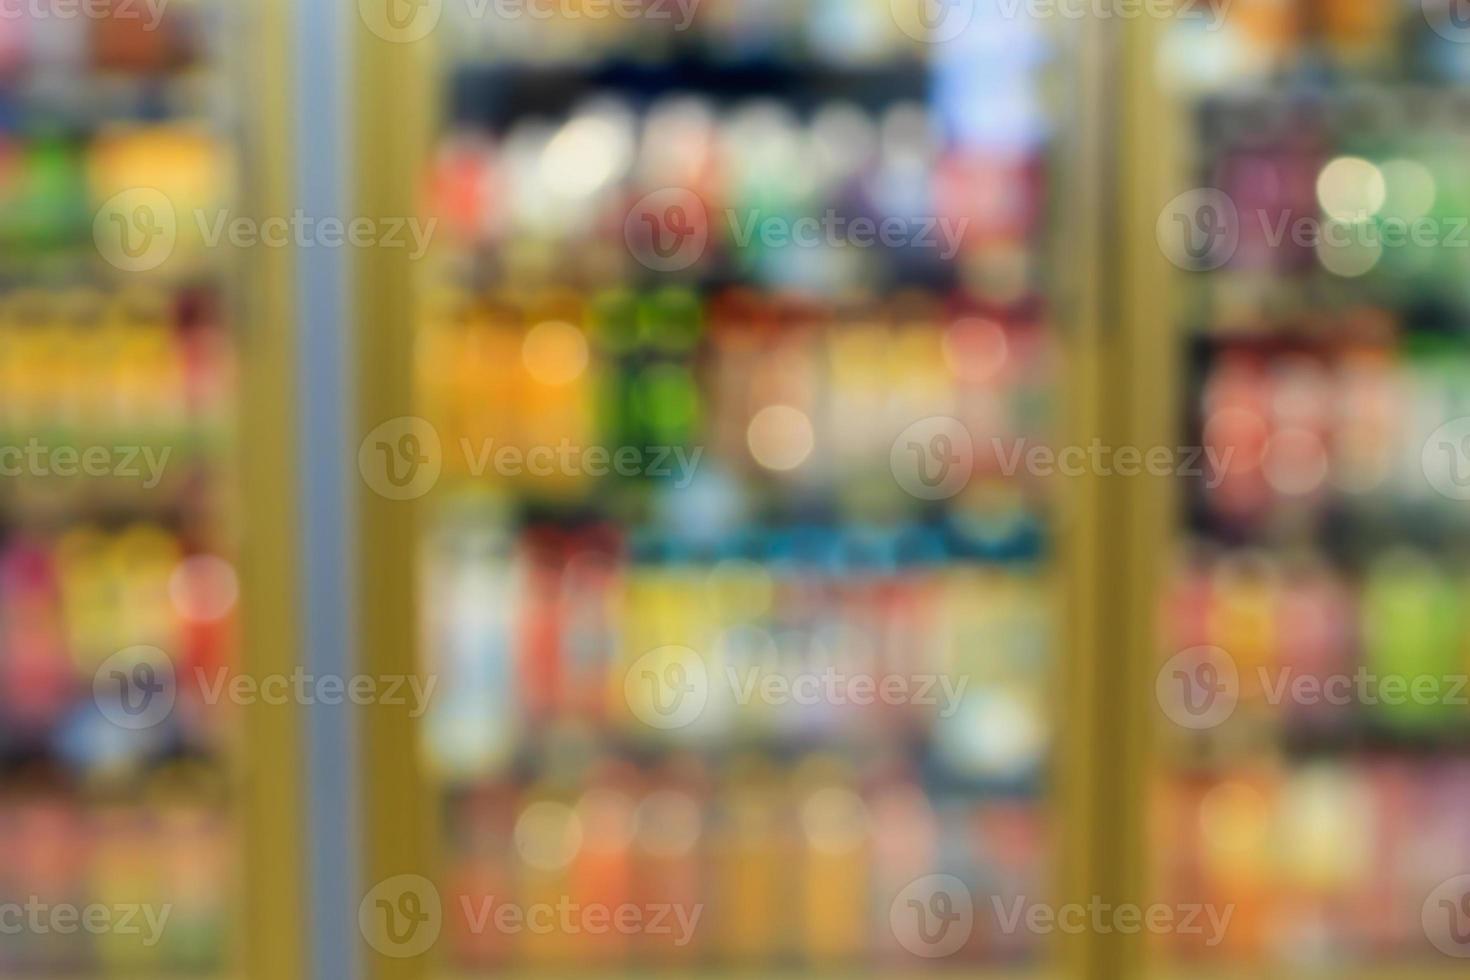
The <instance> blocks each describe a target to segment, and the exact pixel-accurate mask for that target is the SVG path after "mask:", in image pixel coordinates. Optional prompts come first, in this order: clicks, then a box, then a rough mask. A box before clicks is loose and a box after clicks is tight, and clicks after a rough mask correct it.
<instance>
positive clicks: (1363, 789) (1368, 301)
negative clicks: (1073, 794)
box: [1152, 0, 1470, 977]
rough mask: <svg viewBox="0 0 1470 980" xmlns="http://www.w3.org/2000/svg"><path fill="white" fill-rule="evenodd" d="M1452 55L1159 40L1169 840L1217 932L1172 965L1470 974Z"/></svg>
mask: <svg viewBox="0 0 1470 980" xmlns="http://www.w3.org/2000/svg"><path fill="white" fill-rule="evenodd" d="M1216 20H1218V22H1216ZM1467 39H1470V35H1466V34H1465V32H1464V30H1463V27H1462V26H1461V21H1460V19H1459V17H1458V15H1457V14H1456V12H1455V10H1454V5H1453V4H1450V5H1442V4H1438V3H1436V2H1434V0H1425V3H1423V4H1422V5H1421V4H1408V5H1404V4H1389V3H1377V2H1369V3H1353V4H1335V3H1334V4H1304V3H1284V4H1283V3H1256V2H1241V3H1237V4H1233V5H1231V6H1230V9H1229V11H1228V16H1227V15H1224V14H1223V13H1222V14H1221V15H1220V16H1219V17H1218V19H1217V18H1215V15H1211V18H1208V19H1206V18H1198V19H1196V20H1194V21H1193V22H1190V21H1187V20H1186V21H1181V22H1179V23H1177V24H1174V25H1172V26H1171V29H1170V31H1169V32H1168V33H1167V34H1166V36H1165V38H1164V43H1163V45H1162V47H1161V48H1160V49H1159V51H1158V52H1157V53H1158V55H1159V58H1158V63H1157V70H1158V77H1159V79H1160V84H1162V85H1165V86H1166V87H1168V88H1169V89H1170V90H1171V91H1172V92H1174V93H1176V94H1179V95H1180V96H1181V97H1182V103H1183V104H1182V108H1181V111H1180V113H1179V119H1180V127H1181V128H1180V132H1179V134H1178V135H1179V137H1180V138H1179V143H1180V144H1181V145H1182V146H1183V148H1184V152H1183V154H1182V156H1183V162H1182V164H1181V167H1180V169H1179V171H1178V176H1177V181H1178V183H1177V186H1175V187H1171V188H1170V189H1169V191H1168V193H1165V194H1162V195H1161V197H1162V198H1168V197H1170V195H1173V194H1177V195H1178V196H1176V197H1174V198H1173V200H1172V201H1170V202H1169V203H1168V204H1166V205H1165V206H1164V208H1163V211H1162V213H1161V214H1160V217H1159V225H1158V235H1159V244H1160V247H1161V248H1162V249H1163V250H1164V252H1165V254H1166V255H1167V256H1168V258H1169V259H1170V260H1171V261H1172V262H1173V263H1174V264H1175V265H1176V266H1177V267H1178V268H1179V270H1181V271H1179V273H1178V278H1179V280H1180V288H1179V289H1178V290H1177V291H1176V297H1177V299H1178V302H1177V303H1176V304H1175V308H1174V310H1173V316H1174V321H1175V323H1176V325H1177V330H1178V333H1179V336H1180V337H1181V343H1182V345H1183V349H1184V355H1183V378H1184V385H1183V401H1184V411H1183V418H1182V419H1181V421H1180V429H1179V435H1180V439H1181V442H1183V443H1186V444H1189V445H1192V446H1195V447H1197V448H1198V450H1199V452H1200V457H1201V472H1200V473H1199V474H1196V476H1195V478H1193V479H1190V480H1188V481H1187V482H1186V486H1185V491H1184V494H1183V500H1182V502H1181V506H1180V510H1179V516H1178V519H1179V529H1180V533H1179V535H1178V547H1177V550H1176V553H1175V555H1174V562H1175V563H1174V566H1173V568H1174V571H1173V574H1172V577H1171V580H1170V581H1169V584H1168V589H1167V595H1166V596H1165V598H1164V610H1163V618H1164V622H1165V629H1164V632H1165V636H1166V639H1165V646H1164V655H1163V658H1162V666H1161V668H1160V669H1159V672H1158V674H1157V694H1158V702H1159V705H1160V707H1161V709H1162V712H1163V716H1162V726H1163V733H1164V738H1163V739H1162V746H1161V748H1162V752H1163V754H1162V759H1163V762H1162V763H1161V765H1160V766H1159V768H1158V770H1157V779H1156V780H1155V787H1156V789H1157V808H1156V814H1155V816H1156V824H1155V826H1154V829H1153V834H1152V836H1153V839H1154V840H1156V841H1157V842H1158V849H1157V856H1158V860H1157V868H1156V870H1157V874H1158V877H1157V882H1156V883H1157V886H1158V888H1159V889H1161V890H1162V892H1163V893H1164V894H1167V895H1169V896H1172V897H1173V899H1174V900H1176V901H1179V902H1189V903H1193V904H1198V905H1200V906H1202V907H1204V908H1205V909H1207V910H1209V911H1211V912H1212V913H1213V914H1214V916H1215V921H1216V922H1217V923H1223V924H1220V925H1219V927H1218V928H1217V929H1215V930H1214V931H1213V932H1209V931H1206V932H1199V933H1196V934H1194V935H1172V936H1170V937H1168V940H1167V942H1166V943H1165V944H1164V945H1165V947H1166V948H1165V949H1164V950H1163V953H1164V957H1163V960H1164V962H1165V963H1167V964H1168V968H1169V969H1168V972H1170V973H1174V974H1178V975H1189V974H1192V973H1197V972H1201V971H1206V970H1208V971H1210V972H1211V973H1212V974H1213V973H1221V972H1240V973H1242V974H1249V975H1259V974H1260V973H1261V972H1262V971H1263V970H1267V971H1274V970H1289V971H1290V972H1291V975H1293V976H1303V975H1319V974H1321V975H1325V974H1328V973H1331V974H1333V975H1341V974H1342V972H1343V971H1344V970H1349V971H1350V972H1351V973H1352V975H1355V976H1356V975H1369V974H1372V975H1382V976H1385V977H1386V976H1395V977H1399V976H1409V975H1419V974H1420V973H1422V975H1450V974H1452V973H1455V972H1456V971H1457V970H1458V971H1460V972H1463V966H1462V965H1461V963H1460V961H1461V960H1463V959H1464V958H1465V957H1467V956H1470V944H1467V939H1470V899H1467V894H1470V877H1467V875H1470V834H1467V826H1470V825H1467V823H1466V821H1465V816H1464V815H1465V805H1466V800H1467V799H1470V795H1467V794H1470V760H1467V756H1466V747H1467V744H1470V743H1467V741H1466V737H1467V734H1470V727H1467V726H1470V711H1467V708H1466V699H1465V691H1464V688H1465V683H1466V672H1467V670H1470V660H1467V647H1466V636H1467V635H1470V634H1467V623H1466V621H1465V618H1464V615H1463V611H1462V606H1463V602H1462V595H1463V592H1464V588H1465V562H1464V558H1465V542H1466V538H1465V532H1466V527H1467V525H1466V515H1467V513H1470V511H1467V510H1466V508H1465V500H1466V498H1467V492H1466V487H1465V480H1464V477H1463V470H1464V466H1465V462H1464V459H1463V452H1464V450H1465V448H1466V446H1465V440H1464V433H1465V432H1466V431H1467V430H1466V426H1467V425H1470V422H1467V419H1466V415H1467V412H1466V391H1467V388H1466V384H1465V381H1466V379H1467V377H1470V374H1467V366H1470V358H1467V348H1466V346H1465V340H1466V337H1465V314H1466V309H1467V307H1466V301H1467V299H1470V294H1467V292H1466V278H1465V273H1466V270H1467V265H1466V262H1467V255H1470V252H1467V251H1466V250H1465V244H1464V239H1465V235H1464V225H1465V223H1466V220H1467V216H1470V211H1467V208H1470V196H1467V193H1470V182H1467V178H1466V175H1465V172H1464V168H1463V166H1462V165H1461V161H1462V160H1463V159H1464V154H1465V152H1466V148H1467V137H1470V129H1467V122H1470V115H1467V111H1466V110H1467V103H1466V101H1465V98H1464V93H1463V88H1462V87H1463V83H1464V81H1465V79H1466V77H1467V72H1470V48H1467V47H1466V46H1465V44H1464V42H1465V41H1466V40H1467ZM1227 920H1228V921H1227ZM1415 971H1418V972H1417V973H1416V972H1415Z"/></svg>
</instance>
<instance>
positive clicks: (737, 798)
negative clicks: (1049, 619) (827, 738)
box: [442, 755, 1047, 969]
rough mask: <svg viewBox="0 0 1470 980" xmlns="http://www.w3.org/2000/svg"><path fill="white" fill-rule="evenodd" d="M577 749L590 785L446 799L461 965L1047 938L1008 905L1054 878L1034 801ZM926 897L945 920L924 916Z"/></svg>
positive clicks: (1031, 898)
mask: <svg viewBox="0 0 1470 980" xmlns="http://www.w3.org/2000/svg"><path fill="white" fill-rule="evenodd" d="M562 761H563V763H565V762H566V760H565V759H563V760H562ZM579 765H582V766H585V767H586V769H587V772H586V774H585V776H586V779H585V783H583V784H581V785H576V784H571V783H567V782H558V781H557V780H556V779H555V778H551V779H548V780H545V781H539V782H536V781H533V782H530V783H525V782H519V781H517V782H507V783H497V784H494V785H490V786H486V787H483V788H480V789H477V790H475V791H474V792H472V793H469V794H465V795H463V796H458V797H456V798H454V799H452V800H451V801H450V802H449V803H448V812H447V814H446V823H447V827H446V829H447V831H448V835H449V841H450V844H451V847H452V856H451V858H450V863H449V865H448V868H447V870H446V872H445V874H444V875H443V877H442V901H443V910H444V911H443V914H444V919H445V936H446V940H445V941H446V942H448V943H449V944H450V947H449V948H450V950H451V953H450V956H451V958H452V960H453V961H454V962H456V963H457V965H459V966H461V967H464V968H473V969H486V968H494V967H506V966H516V967H521V968H531V969H536V968H540V969H550V968H556V967H563V968H565V967H568V966H575V965H584V966H585V965H589V964H597V965H598V966H601V967H607V966H609V965H612V964H634V965H639V966H643V967H647V968H656V967H663V968H670V969H680V968H682V969H690V968H697V967H700V966H705V967H710V966H715V965H725V966H735V967H747V968H756V967H777V966H793V965H802V966H808V967H821V966H827V967H852V966H854V965H856V964H860V963H885V964H889V965H891V966H895V967H897V966H902V965H908V966H910V967H917V966H919V965H922V964H923V963H924V962H925V961H926V960H927V961H931V962H948V963H967V964H975V963H980V962H988V963H1017V962H1024V961H1026V960H1028V959H1030V958H1032V957H1034V956H1035V955H1036V953H1037V951H1038V950H1039V949H1040V948H1041V945H1042V942H1043V941H1044V939H1043V937H1042V936H1040V935H1038V934H1035V933H1033V932H1031V931H1029V930H1028V929H1026V928H1024V927H1023V926H1019V925H1018V924H1017V922H1015V921H1014V920H1012V919H1011V918H1010V917H1008V916H1007V915H1005V914H1004V910H1006V909H1007V908H1010V907H1012V906H1013V905H1015V904H1016V903H1018V902H1019V903H1021V904H1022V905H1023V906H1024V905H1026V904H1030V903H1034V902H1038V901H1039V899H1038V895H1039V894H1041V893H1042V892H1043V890H1044V889H1045V888H1046V887H1047V883H1046V882H1045V880H1044V878H1043V876H1044V874H1045V870H1044V869H1045V862H1044V860H1043V850H1044V848H1043V840H1044V836H1045V828H1044V817H1043V814H1042V812H1041V811H1040V809H1039V808H1038V807H1037V806H1036V805H1035V804H1034V803H1032V802H1029V801H1023V800H999V799H997V800H991V801H987V802H981V801H976V800H972V799H966V798H953V797H944V796H939V797H935V796H932V795H928V794H926V791H925V788H924V787H923V786H922V785H921V784H920V783H918V782H916V781H915V780H914V778H913V777H912V776H911V775H909V774H908V773H907V772H906V770H905V769H903V768H902V767H901V766H894V765H891V764H887V763H885V762H883V761H882V760H881V759H879V758H876V757H870V758H868V759H867V760H866V761H865V762H864V764H863V766H862V768H861V769H857V768H855V767H854V766H853V765H852V764H851V762H850V761H848V760H845V759H843V758H842V757H841V756H835V755H806V756H801V757H798V758H796V759H793V760H791V761H790V762H788V763H783V764H779V765H776V764H772V763H771V762H769V761H768V760H764V759H761V758H759V757H753V756H752V757H741V758H736V759H732V760H729V761H728V762H727V763H724V764H721V765H719V766H712V765H709V764H707V763H703V762H700V761H698V760H695V759H691V758H687V757H681V756H673V757H668V758H665V759H662V760H660V761H656V762H650V763H647V764H634V763H630V762H626V761H619V760H613V759H607V758H602V759H592V760H590V761H589V760H587V759H586V758H585V757H583V758H582V762H580V763H579ZM572 768H573V767H571V766H568V765H564V766H563V768H562V769H561V770H560V775H561V776H562V777H565V776H566V774H567V773H568V772H570V771H571V769H572ZM931 907H932V909H934V910H935V914H942V916H943V919H942V920H934V919H933V918H931V919H929V920H925V919H924V918H923V914H924V913H926V912H929V910H930V909H931ZM548 908H549V909H550V910H552V912H551V914H549V915H538V913H541V912H546V911H547V910H548ZM507 910H509V912H510V913H511V914H510V915H507V914H506V912H507ZM613 915H622V916H626V917H627V918H626V925H627V928H624V929H617V928H610V927H609V926H608V925H607V922H608V920H609V919H610V918H611V917H612V916H613ZM598 918H601V919H602V921H603V924H602V926H601V928H598V927H597V926H596V921H597V919H598ZM537 923H540V927H537Z"/></svg>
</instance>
